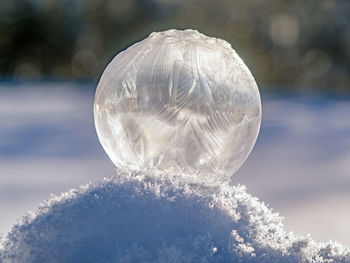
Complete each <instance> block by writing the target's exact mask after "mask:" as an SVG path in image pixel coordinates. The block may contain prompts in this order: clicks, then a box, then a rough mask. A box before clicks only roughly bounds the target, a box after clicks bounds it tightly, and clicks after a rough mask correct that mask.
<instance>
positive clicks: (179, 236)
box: [0, 170, 350, 263]
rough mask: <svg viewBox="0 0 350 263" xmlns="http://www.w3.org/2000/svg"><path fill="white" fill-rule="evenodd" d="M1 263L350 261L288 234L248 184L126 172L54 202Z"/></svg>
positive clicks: (32, 217)
mask: <svg viewBox="0 0 350 263" xmlns="http://www.w3.org/2000/svg"><path fill="white" fill-rule="evenodd" d="M0 262H2V263H10V262H26V263H31V262H50V263H51V262H52V263H53V262H85V263H88V262H104V263H105V262H269V263H273V262H284V263H288V262H305V263H307V262H318V263H322V262H328V263H330V262H342V263H345V262H350V251H349V249H348V248H346V247H344V246H342V245H340V244H339V243H336V242H329V243H317V242H315V241H313V240H312V239H311V237H310V236H306V237H302V236H296V235H294V234H293V233H287V232H286V231H284V229H283V224H282V219H281V217H280V216H279V215H278V214H276V213H273V212H272V211H271V209H269V208H268V207H267V206H266V205H265V204H264V203H262V202H260V201H259V200H258V199H257V198H255V197H252V196H251V195H249V194H247V192H246V189H245V187H244V186H240V185H238V186H231V185H228V184H223V185H221V186H220V187H216V188H208V187H204V186H201V185H196V184H189V183H186V182H185V180H182V179H181V180H180V179H179V178H177V177H176V176H173V177H169V175H162V174H158V175H157V176H155V175H154V174H153V175H150V174H147V173H141V172H131V171H125V170H124V171H121V170H119V171H118V172H117V175H116V176H115V177H113V178H110V179H104V181H103V182H100V183H90V184H88V185H86V186H82V187H81V188H80V189H72V190H69V191H67V192H65V193H62V194H61V195H60V196H52V197H51V199H50V200H48V201H46V202H44V203H43V204H41V205H40V207H39V209H38V211H37V212H36V213H28V214H27V215H26V216H24V217H23V218H22V219H21V222H19V223H18V224H16V225H15V226H14V227H13V228H12V230H11V231H10V232H9V233H8V235H7V237H5V238H3V240H2V242H0Z"/></svg>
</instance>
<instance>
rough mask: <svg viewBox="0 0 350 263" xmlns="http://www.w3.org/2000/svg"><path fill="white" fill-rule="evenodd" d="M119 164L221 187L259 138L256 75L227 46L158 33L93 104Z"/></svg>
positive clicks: (122, 64)
mask: <svg viewBox="0 0 350 263" xmlns="http://www.w3.org/2000/svg"><path fill="white" fill-rule="evenodd" d="M94 116H95V125H96V130H97V134H98V137H99V139H100V142H101V144H102V146H103V148H104V149H105V151H106V153H107V154H108V156H109V157H110V158H111V160H112V161H113V163H114V164H115V165H116V166H117V167H119V166H128V167H133V168H135V169H140V170H149V169H153V170H158V171H161V172H168V173H179V174H186V175H187V176H188V177H192V180H193V181H196V182H199V181H201V182H202V183H205V184H207V185H213V184H219V183H221V182H223V181H225V180H227V179H228V178H230V177H231V176H232V174H233V173H234V172H235V171H237V169H238V168H239V167H240V166H241V165H242V163H243V162H244V161H245V159H246V158H247V156H248V155H249V153H250V151H251V149H252V147H253V146H254V143H255V141H256V138H257V136H258V132H259V128H260V121H261V102H260V94H259V90H258V87H257V85H256V83H255V80H254V78H253V76H252V75H251V73H250V71H249V69H248V68H247V67H246V66H245V64H244V63H243V61H242V60H241V58H240V57H239V56H238V55H237V53H236V52H235V51H234V50H233V49H232V47H231V45H230V44H229V43H227V42H226V41H224V40H221V39H217V38H213V37H207V36H205V35H203V34H201V33H199V32H198V31H195V30H168V31H164V32H157V33H152V34H151V35H150V36H149V37H148V38H146V39H144V40H142V41H141V42H138V43H136V44H134V45H132V46H131V47H129V48H128V49H127V50H125V51H123V52H121V53H119V54H118V55H117V56H116V57H115V58H114V59H113V60H112V62H111V63H110V64H109V65H108V66H107V68H106V69H105V71H104V72H103V74H102V76H101V79H100V82H99V84H98V86H97V90H96V95H95V103H94Z"/></svg>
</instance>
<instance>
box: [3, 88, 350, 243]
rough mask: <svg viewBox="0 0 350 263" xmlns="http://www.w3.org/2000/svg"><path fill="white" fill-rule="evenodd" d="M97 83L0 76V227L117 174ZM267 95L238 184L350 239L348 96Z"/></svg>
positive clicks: (328, 234) (292, 226)
mask: <svg viewBox="0 0 350 263" xmlns="http://www.w3.org/2000/svg"><path fill="white" fill-rule="evenodd" d="M94 86H95V85H93V84H91V83H90V84H89V83H88V84H84V83H60V82H56V83H55V82H54V83H51V82H46V83H45V82H43V83H35V82H33V83H4V82H3V83H1V85H0V120H1V129H0V215H1V216H0V232H7V231H9V230H10V228H11V226H12V225H13V224H14V223H15V222H16V219H17V218H19V217H20V216H21V215H23V214H24V213H25V212H27V211H28V210H35V209H36V208H37V206H38V205H39V203H40V202H42V201H43V200H46V199H48V198H49V196H50V193H55V194H59V193H60V192H63V191H66V190H67V189H69V188H71V187H78V186H79V185H81V184H85V183H87V182H88V181H97V180H101V179H102V178H103V177H112V176H113V175H114V168H113V165H112V163H111V161H110V160H109V159H108V157H107V156H106V154H105V153H104V151H103V150H102V148H101V146H100V144H99V142H98V139H97V136H96V133H95V128H94V125H93V114H92V104H93V95H94ZM57 88H59V89H57ZM262 95H263V96H262V103H263V121H262V128H261V132H260V135H259V138H258V141H257V144H256V146H255V147H254V149H253V151H252V154H251V155H250V157H249V158H248V160H247V161H246V163H245V164H244V165H243V166H242V167H241V169H240V170H238V172H237V173H236V174H235V175H234V176H233V177H232V181H233V184H234V185H237V184H244V185H246V187H247V189H248V193H250V194H252V195H254V196H257V197H259V199H261V200H263V201H264V202H266V203H268V204H269V205H270V207H272V208H273V209H274V211H278V212H279V213H280V214H281V215H282V216H283V217H285V220H284V223H285V228H286V229H287V230H292V231H294V232H296V233H300V234H306V233H311V235H312V237H313V238H315V239H316V240H320V241H328V240H337V241H340V242H342V243H344V244H346V245H348V246H350V236H349V233H350V224H349V223H348V219H349V218H350V209H349V203H350V191H349V189H350V172H349V171H350V161H349V160H350V122H349V114H350V103H349V100H346V99H342V98H329V97H322V96H320V97H315V96H309V95H308V96H306V95H305V96H286V95H283V96H281V95H272V94H264V93H263V94H262Z"/></svg>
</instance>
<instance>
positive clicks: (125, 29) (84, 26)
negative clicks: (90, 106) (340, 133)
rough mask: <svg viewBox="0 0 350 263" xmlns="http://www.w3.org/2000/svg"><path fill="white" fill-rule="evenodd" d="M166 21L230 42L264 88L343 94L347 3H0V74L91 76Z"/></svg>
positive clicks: (348, 63)
mask: <svg viewBox="0 0 350 263" xmlns="http://www.w3.org/2000/svg"><path fill="white" fill-rule="evenodd" d="M169 28H177V29H186V28H193V29H197V30H199V31H200V32H202V33H204V34H207V35H209V36H216V37H221V38H223V39H225V40H227V41H228V42H230V43H231V44H232V46H233V47H234V48H235V49H236V50H237V52H238V54H240V56H241V57H242V58H243V60H244V61H245V62H246V64H247V65H248V67H249V68H250V69H251V71H252V73H253V75H254V76H255V78H256V80H257V82H258V83H260V84H263V85H264V86H265V87H267V88H268V87H270V88H276V89H278V88H280V89H282V88H284V89H288V88H289V89H303V90H305V89H318V90H326V91H329V90H333V91H350V1H348V0H343V1H340V0H339V1H336V0H317V1H305V0H294V1H281V0H264V1H261V0H215V1H214V0H197V1H196V0H182V1H181V0H0V75H1V76H2V77H6V78H8V77H10V78H22V77H24V78H38V79H40V78H47V77H49V78H51V77H52V78H84V79H85V78H88V79H97V78H98V77H99V75H100V74H101V73H102V71H103V69H104V67H105V66H106V64H107V63H108V62H109V61H110V60H111V59H112V57H113V56H114V55H116V54H117V53H118V52H119V51H121V50H123V49H125V48H126V47H127V46H129V45H131V44H132V43H134V42H136V41H139V40H141V39H143V38H144V37H146V36H147V35H148V34H150V33H151V32H152V31H161V30H165V29H169Z"/></svg>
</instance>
